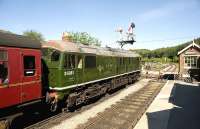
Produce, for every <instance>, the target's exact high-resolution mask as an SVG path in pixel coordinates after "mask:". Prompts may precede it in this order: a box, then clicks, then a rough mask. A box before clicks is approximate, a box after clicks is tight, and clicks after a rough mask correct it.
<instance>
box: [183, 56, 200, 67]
mask: <svg viewBox="0 0 200 129" xmlns="http://www.w3.org/2000/svg"><path fill="white" fill-rule="evenodd" d="M186 57H189V66H188V63H186V62H185V61H186ZM191 57H196V60H193V61H194V62H195V63H193V64H195V66H192V59H194V58H191ZM197 60H198V56H197V55H188V56H184V68H185V69H199V68H198V67H197V66H198V64H197V63H198V62H197Z"/></svg>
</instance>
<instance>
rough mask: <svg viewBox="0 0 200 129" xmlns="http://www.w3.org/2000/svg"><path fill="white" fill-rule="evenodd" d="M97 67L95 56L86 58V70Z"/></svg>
mask: <svg viewBox="0 0 200 129" xmlns="http://www.w3.org/2000/svg"><path fill="white" fill-rule="evenodd" d="M94 67H96V57H95V56H86V57H85V68H94Z"/></svg>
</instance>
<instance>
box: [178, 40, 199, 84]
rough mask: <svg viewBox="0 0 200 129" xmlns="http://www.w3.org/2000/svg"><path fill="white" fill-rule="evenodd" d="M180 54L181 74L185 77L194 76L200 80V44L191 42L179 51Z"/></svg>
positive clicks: (194, 78)
mask: <svg viewBox="0 0 200 129" xmlns="http://www.w3.org/2000/svg"><path fill="white" fill-rule="evenodd" d="M178 56H179V76H180V77H181V78H182V79H184V78H192V79H193V80H196V81H200V46H199V45H197V44H196V43H194V41H193V43H191V44H190V45H188V46H187V47H185V48H184V49H182V50H181V51H179V52H178Z"/></svg>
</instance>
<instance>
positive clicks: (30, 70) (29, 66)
mask: <svg viewBox="0 0 200 129" xmlns="http://www.w3.org/2000/svg"><path fill="white" fill-rule="evenodd" d="M34 75H35V56H24V76H34Z"/></svg>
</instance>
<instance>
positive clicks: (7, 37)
mask: <svg viewBox="0 0 200 129" xmlns="http://www.w3.org/2000/svg"><path fill="white" fill-rule="evenodd" d="M40 48H41V43H40V42H38V41H35V40H30V39H29V38H27V37H24V36H19V35H15V34H10V33H3V32H0V109H5V108H7V107H12V106H17V105H22V104H25V103H26V104H27V103H29V102H34V101H36V100H39V99H40V98H41V97H42V93H41V91H42V90H41V88H42V85H41V51H40Z"/></svg>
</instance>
